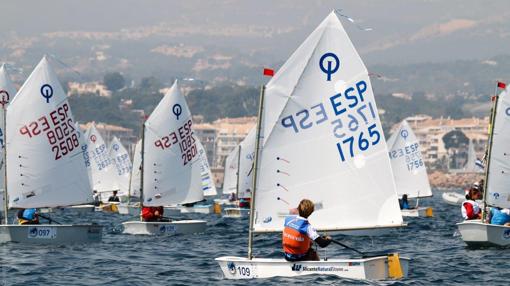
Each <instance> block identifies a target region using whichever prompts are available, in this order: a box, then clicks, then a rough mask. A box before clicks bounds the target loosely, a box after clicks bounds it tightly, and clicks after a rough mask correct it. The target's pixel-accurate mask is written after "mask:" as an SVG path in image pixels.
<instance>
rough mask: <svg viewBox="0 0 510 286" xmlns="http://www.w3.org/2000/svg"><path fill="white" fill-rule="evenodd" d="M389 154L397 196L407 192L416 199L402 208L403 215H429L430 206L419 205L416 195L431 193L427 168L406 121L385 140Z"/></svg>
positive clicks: (414, 136) (418, 144)
mask: <svg viewBox="0 0 510 286" xmlns="http://www.w3.org/2000/svg"><path fill="white" fill-rule="evenodd" d="M388 149H389V156H390V159H391V160H390V161H391V168H392V169H393V176H394V178H395V184H396V187H397V194H398V196H399V197H400V198H402V196H404V195H407V198H409V199H416V206H414V207H411V208H409V209H402V216H405V217H432V214H433V210H432V208H431V207H421V206H419V204H418V202H419V198H427V197H431V196H432V190H431V189H430V183H429V178H428V175H427V169H426V167H425V163H424V161H423V158H422V154H421V148H420V142H419V141H418V138H416V135H415V134H414V132H413V129H412V128H411V127H410V126H409V124H408V123H407V121H406V120H403V121H402V123H401V124H400V126H399V128H398V129H397V130H396V131H395V132H394V133H393V134H392V135H391V137H390V139H389V140H388Z"/></svg>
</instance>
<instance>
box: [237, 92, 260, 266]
mask: <svg viewBox="0 0 510 286" xmlns="http://www.w3.org/2000/svg"><path fill="white" fill-rule="evenodd" d="M265 91H266V86H265V85H262V87H261V88H260V99H259V114H258V117H257V136H256V138H257V141H256V142H255V162H254V165H253V168H254V170H253V172H254V173H253V183H252V186H253V188H252V193H251V201H250V226H249V229H248V259H250V260H251V259H252V258H253V253H252V250H253V222H254V220H255V193H256V190H257V174H258V171H257V170H258V169H257V168H258V162H259V148H260V129H261V126H260V122H261V121H262V111H263V109H264V107H263V105H264V92H265ZM238 167H239V166H238Z"/></svg>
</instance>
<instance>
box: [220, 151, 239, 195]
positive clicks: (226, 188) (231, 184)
mask: <svg viewBox="0 0 510 286" xmlns="http://www.w3.org/2000/svg"><path fill="white" fill-rule="evenodd" d="M238 162H239V146H237V147H236V148H235V149H234V150H232V152H230V154H228V156H227V158H226V159H225V173H224V176H223V193H224V194H231V193H236V192H237V174H238V173H237V172H238V166H237V164H238Z"/></svg>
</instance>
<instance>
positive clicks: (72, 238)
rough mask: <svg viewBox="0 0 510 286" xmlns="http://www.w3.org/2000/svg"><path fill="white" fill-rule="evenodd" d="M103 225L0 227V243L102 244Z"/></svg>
mask: <svg viewBox="0 0 510 286" xmlns="http://www.w3.org/2000/svg"><path fill="white" fill-rule="evenodd" d="M102 234H103V226H102V225H96V224H91V225H55V224H38V225H0V243H4V242H19V243H25V244H56V245H61V244H72V243H93V242H100V241H101V239H102Z"/></svg>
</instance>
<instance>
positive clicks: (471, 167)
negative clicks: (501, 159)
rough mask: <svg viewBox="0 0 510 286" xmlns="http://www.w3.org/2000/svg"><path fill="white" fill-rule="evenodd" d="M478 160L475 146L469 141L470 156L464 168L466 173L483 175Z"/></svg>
mask: <svg viewBox="0 0 510 286" xmlns="http://www.w3.org/2000/svg"><path fill="white" fill-rule="evenodd" d="M477 161H479V160H478V158H476V152H475V144H473V141H471V140H469V145H468V156H467V162H466V166H464V172H468V173H483V168H481V167H480V166H479V165H478V164H477Z"/></svg>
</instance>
